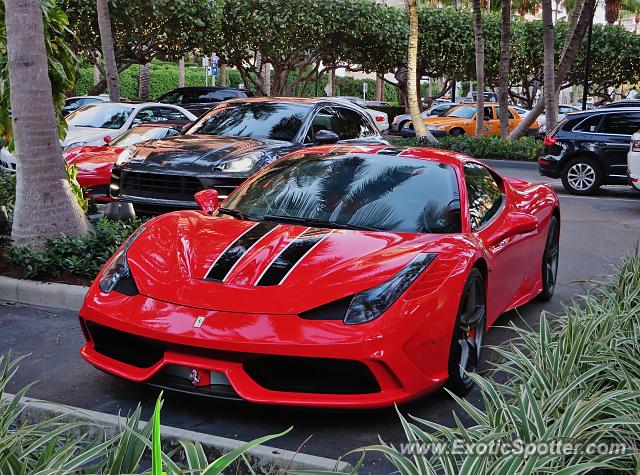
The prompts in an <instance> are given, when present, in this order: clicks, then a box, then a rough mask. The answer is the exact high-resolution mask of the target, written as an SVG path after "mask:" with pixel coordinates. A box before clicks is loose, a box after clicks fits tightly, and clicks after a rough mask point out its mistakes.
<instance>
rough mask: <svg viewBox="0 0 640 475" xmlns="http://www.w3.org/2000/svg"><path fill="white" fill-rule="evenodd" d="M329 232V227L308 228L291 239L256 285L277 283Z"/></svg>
mask: <svg viewBox="0 0 640 475" xmlns="http://www.w3.org/2000/svg"><path fill="white" fill-rule="evenodd" d="M330 233H331V230H330V229H320V228H309V229H307V230H306V231H305V232H303V233H302V234H301V235H300V236H298V237H297V238H296V239H295V240H293V241H291V242H290V243H289V245H288V246H287V247H285V248H284V250H283V251H282V252H281V253H280V254H279V255H278V257H276V258H275V259H274V260H273V262H272V263H271V265H270V266H269V267H268V268H267V270H266V271H265V272H264V274H262V276H261V277H260V278H259V279H258V282H257V283H256V285H258V286H268V285H278V284H281V283H282V281H283V280H284V279H285V278H286V277H287V275H288V274H289V273H290V272H291V271H292V270H293V268H294V267H295V266H296V265H297V264H298V262H300V260H302V258H303V257H304V256H305V255H306V254H307V253H308V252H309V251H311V249H313V247H314V246H315V245H316V244H318V243H319V242H320V241H322V240H323V239H324V238H325V237H327V236H328V235H329V234H330Z"/></svg>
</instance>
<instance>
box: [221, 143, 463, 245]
mask: <svg viewBox="0 0 640 475" xmlns="http://www.w3.org/2000/svg"><path fill="white" fill-rule="evenodd" d="M228 210H233V211H235V212H236V214H238V215H249V216H250V217H251V218H253V219H267V220H269V219H277V220H278V221H282V222H287V221H289V222H292V223H297V224H301V221H302V220H308V221H309V223H308V224H309V225H310V226H322V225H323V223H324V224H326V226H327V227H353V228H355V229H358V228H374V229H376V230H384V231H395V232H411V233H451V232H460V202H459V193H458V184H457V180H456V174H455V171H454V170H453V168H452V167H451V166H449V165H445V164H441V163H437V162H431V161H427V160H417V159H410V158H402V157H398V156H393V157H384V156H379V155H364V154H363V155H307V156H303V157H301V158H299V156H293V157H291V158H288V159H284V160H281V161H279V162H276V163H275V164H274V165H272V166H270V167H269V168H267V169H265V170H264V171H263V172H262V173H259V174H257V175H256V176H254V178H252V179H250V180H249V181H247V182H246V183H245V184H244V185H242V186H241V187H240V188H239V189H238V190H237V191H236V192H235V193H234V194H233V195H232V196H231V197H230V198H229V199H228V200H227V201H226V203H225V208H224V209H223V212H224V211H228ZM270 217H271V218H270Z"/></svg>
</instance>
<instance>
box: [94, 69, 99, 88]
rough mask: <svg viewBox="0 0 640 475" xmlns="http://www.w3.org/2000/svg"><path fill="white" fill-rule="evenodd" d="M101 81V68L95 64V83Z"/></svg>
mask: <svg viewBox="0 0 640 475" xmlns="http://www.w3.org/2000/svg"><path fill="white" fill-rule="evenodd" d="M99 82H100V68H99V67H98V65H97V64H94V65H93V85H94V86H95V85H96V84H98V83H99Z"/></svg>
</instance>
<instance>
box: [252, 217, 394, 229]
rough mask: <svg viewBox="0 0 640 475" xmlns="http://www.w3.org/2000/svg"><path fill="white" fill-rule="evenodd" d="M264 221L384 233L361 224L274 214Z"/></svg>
mask: <svg viewBox="0 0 640 475" xmlns="http://www.w3.org/2000/svg"><path fill="white" fill-rule="evenodd" d="M262 219H264V220H266V221H277V222H282V223H294V224H303V225H307V226H318V227H321V228H336V229H357V230H359V231H382V230H381V229H379V228H374V227H372V226H362V225H359V224H349V223H337V222H335V221H323V220H321V219H315V218H299V217H297V216H278V215H272V214H265V215H264V216H263V217H262Z"/></svg>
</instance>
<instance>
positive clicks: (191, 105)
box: [157, 86, 253, 117]
mask: <svg viewBox="0 0 640 475" xmlns="http://www.w3.org/2000/svg"><path fill="white" fill-rule="evenodd" d="M245 97H253V93H252V92H251V91H247V90H245V89H235V88H233V87H215V86H211V87H179V88H177V89H173V90H171V91H169V92H167V93H165V94H163V95H162V96H160V97H159V98H158V99H157V102H164V103H167V104H174V105H176V106H180V107H183V108H185V109H187V110H188V111H189V112H191V113H193V114H195V115H197V116H198V117H199V116H201V115H202V114H204V113H205V112H209V111H210V110H211V108H212V107H214V106H216V105H217V104H219V103H220V102H222V101H226V100H228V99H238V98H240V99H242V98H245Z"/></svg>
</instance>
